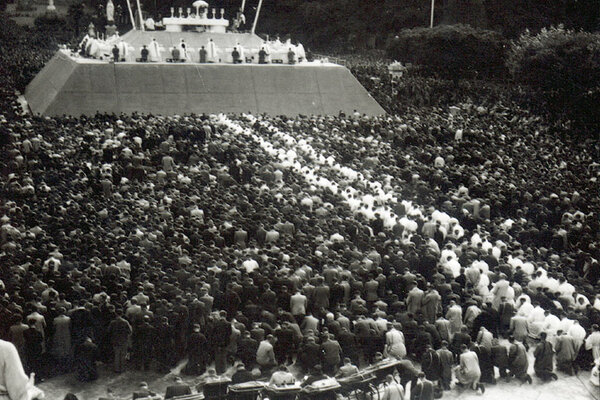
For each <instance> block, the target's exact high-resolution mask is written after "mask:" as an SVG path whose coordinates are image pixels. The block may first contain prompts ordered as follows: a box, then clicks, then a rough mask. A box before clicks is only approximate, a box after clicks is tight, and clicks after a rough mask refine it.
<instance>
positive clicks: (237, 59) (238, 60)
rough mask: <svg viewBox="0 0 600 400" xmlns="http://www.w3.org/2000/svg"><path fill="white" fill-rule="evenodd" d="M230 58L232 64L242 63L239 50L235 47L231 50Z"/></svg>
mask: <svg viewBox="0 0 600 400" xmlns="http://www.w3.org/2000/svg"><path fill="white" fill-rule="evenodd" d="M231 58H232V59H233V63H234V64H241V63H242V60H241V58H240V52H239V51H238V50H237V47H234V48H233V51H232V52H231Z"/></svg>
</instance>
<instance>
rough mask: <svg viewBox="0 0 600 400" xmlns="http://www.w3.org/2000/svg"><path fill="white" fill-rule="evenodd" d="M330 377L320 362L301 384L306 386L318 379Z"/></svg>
mask: <svg viewBox="0 0 600 400" xmlns="http://www.w3.org/2000/svg"><path fill="white" fill-rule="evenodd" d="M328 378H329V377H328V376H327V375H325V374H324V373H323V367H321V365H320V364H317V365H315V367H314V368H313V370H312V371H311V373H310V375H308V377H307V378H306V379H305V380H304V382H302V384H301V385H300V386H302V387H305V386H309V385H311V384H313V383H314V382H317V381H322V380H323V379H328Z"/></svg>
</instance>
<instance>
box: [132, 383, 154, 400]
mask: <svg viewBox="0 0 600 400" xmlns="http://www.w3.org/2000/svg"><path fill="white" fill-rule="evenodd" d="M152 396H156V393H154V392H153V391H151V390H150V389H149V388H148V384H147V383H146V382H140V387H139V389H138V390H136V391H135V392H133V400H136V399H143V398H145V397H152Z"/></svg>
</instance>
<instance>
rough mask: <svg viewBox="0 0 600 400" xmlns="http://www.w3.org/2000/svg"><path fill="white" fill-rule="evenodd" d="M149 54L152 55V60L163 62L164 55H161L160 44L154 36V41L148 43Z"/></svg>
mask: <svg viewBox="0 0 600 400" xmlns="http://www.w3.org/2000/svg"><path fill="white" fill-rule="evenodd" d="M148 55H149V56H150V57H149V58H150V61H154V62H161V61H162V57H161V55H160V45H159V44H158V42H157V41H156V39H154V38H152V41H151V42H150V44H149V45H148Z"/></svg>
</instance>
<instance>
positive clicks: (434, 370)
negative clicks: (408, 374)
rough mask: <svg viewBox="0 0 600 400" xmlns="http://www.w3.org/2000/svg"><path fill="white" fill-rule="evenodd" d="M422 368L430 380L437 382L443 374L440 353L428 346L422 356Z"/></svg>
mask: <svg viewBox="0 0 600 400" xmlns="http://www.w3.org/2000/svg"><path fill="white" fill-rule="evenodd" d="M421 369H422V370H423V372H424V373H425V376H426V377H427V379H428V380H430V381H432V382H434V383H435V382H436V381H437V380H439V379H440V377H441V375H442V365H441V363H440V357H439V355H438V353H437V352H436V351H435V350H434V349H433V347H431V345H430V344H428V345H427V346H426V350H425V352H424V353H423V357H421Z"/></svg>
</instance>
